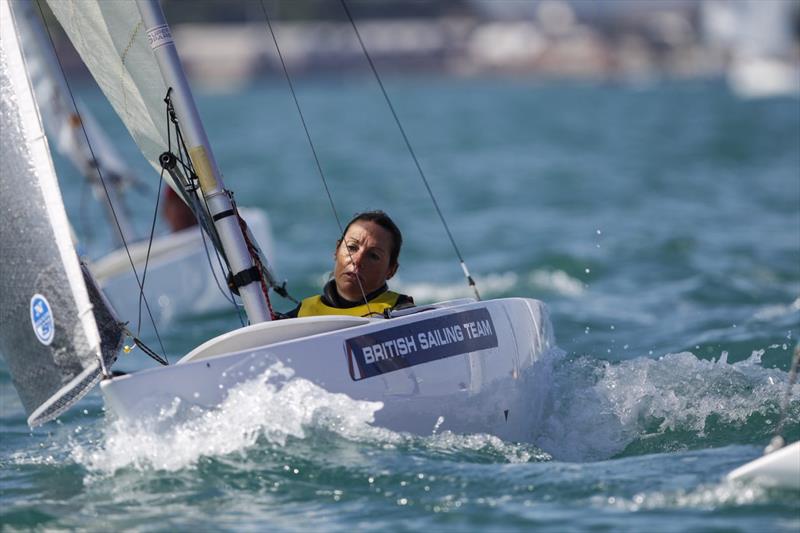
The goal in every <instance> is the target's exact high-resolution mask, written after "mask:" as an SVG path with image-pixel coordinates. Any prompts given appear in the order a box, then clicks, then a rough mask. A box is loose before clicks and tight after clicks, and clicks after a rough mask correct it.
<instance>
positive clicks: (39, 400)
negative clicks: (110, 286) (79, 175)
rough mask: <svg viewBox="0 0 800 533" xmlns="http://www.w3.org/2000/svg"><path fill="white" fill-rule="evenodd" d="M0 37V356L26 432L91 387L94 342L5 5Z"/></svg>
mask: <svg viewBox="0 0 800 533" xmlns="http://www.w3.org/2000/svg"><path fill="white" fill-rule="evenodd" d="M0 35H2V39H0V131H2V132H3V142H2V145H0V146H1V147H0V160H2V165H0V219H2V220H3V223H2V224H0V249H2V250H3V259H2V261H0V293H2V295H3V298H2V299H1V300H0V352H2V353H3V356H4V358H5V359H6V362H7V364H8V367H9V371H10V373H11V376H12V380H13V382H14V385H15V387H16V388H17V392H18V393H19V395H20V398H21V400H22V403H23V406H24V407H25V409H26V411H27V412H28V414H29V415H30V416H29V418H28V423H29V424H31V425H36V424H39V423H43V422H46V421H47V420H50V419H52V418H55V417H56V416H58V415H59V414H60V413H61V412H62V411H63V410H65V409H66V408H67V407H69V406H70V405H71V404H72V403H74V402H75V401H77V400H78V399H79V398H80V397H81V396H82V395H84V394H85V393H86V392H88V391H89V390H90V388H91V386H92V385H94V383H96V382H97V380H98V379H99V378H100V359H101V357H102V355H101V339H100V334H99V332H98V328H97V324H96V322H95V318H94V315H93V313H92V303H91V301H90V296H89V293H88V292H87V288H86V285H85V283H84V278H83V273H82V271H81V267H80V263H79V262H78V258H77V255H76V253H75V250H74V247H73V245H72V241H71V238H70V234H69V224H68V221H67V215H66V212H65V211H64V205H63V201H62V199H61V192H60V191H59V188H58V183H57V181H56V175H55V170H54V167H53V162H52V160H51V158H50V151H49V148H48V143H47V138H46V137H45V135H44V130H43V128H42V122H41V118H40V116H39V110H38V108H37V105H36V101H35V98H34V94H33V89H32V86H31V82H30V79H29V77H28V74H27V66H26V64H25V61H24V57H23V55H22V50H21V48H20V43H19V39H18V34H17V28H16V25H15V22H14V17H13V15H12V11H11V9H10V6H9V3H8V1H7V0H0Z"/></svg>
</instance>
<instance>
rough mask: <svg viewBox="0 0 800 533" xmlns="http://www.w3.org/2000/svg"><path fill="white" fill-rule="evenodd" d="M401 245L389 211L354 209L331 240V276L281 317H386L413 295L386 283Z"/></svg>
mask: <svg viewBox="0 0 800 533" xmlns="http://www.w3.org/2000/svg"><path fill="white" fill-rule="evenodd" d="M402 244H403V237H402V235H401V234H400V230H399V229H398V227H397V225H396V224H395V223H394V222H393V221H392V219H391V218H389V215H387V214H386V213H384V212H383V211H367V212H364V213H359V214H357V215H356V216H354V217H353V219H352V220H351V221H350V222H349V223H348V224H347V226H346V227H345V229H344V233H343V234H342V237H341V238H340V239H339V240H338V241H337V242H336V251H335V252H334V260H335V265H334V270H333V278H332V279H331V280H330V281H328V283H326V284H325V287H324V288H323V290H322V294H320V295H317V296H312V297H310V298H306V299H305V300H303V301H302V302H300V305H298V306H297V307H296V308H295V309H293V310H291V311H289V312H288V313H286V314H284V315H282V316H281V318H293V317H304V316H315V315H353V316H374V315H384V316H389V311H391V310H393V309H398V308H403V307H410V306H413V305H414V299H413V298H411V297H410V296H407V295H405V294H399V293H396V292H394V291H390V290H389V287H388V286H387V285H386V282H387V280H389V279H391V278H392V276H394V274H395V272H397V267H398V266H399V264H398V262H397V259H398V257H399V255H400V247H401V246H402Z"/></svg>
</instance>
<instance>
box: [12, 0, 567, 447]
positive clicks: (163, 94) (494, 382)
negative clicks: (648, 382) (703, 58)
mask: <svg viewBox="0 0 800 533" xmlns="http://www.w3.org/2000/svg"><path fill="white" fill-rule="evenodd" d="M0 5H2V7H3V24H4V31H3V35H4V39H3V54H4V56H5V55H14V53H15V49H14V36H15V35H16V31H17V30H16V29H15V27H14V25H13V20H12V19H13V17H11V16H10V13H8V11H9V7H8V0H0ZM50 7H51V9H52V11H53V13H54V14H55V16H56V18H57V19H58V21H59V22H60V23H61V25H62V26H63V27H64V29H65V31H66V33H67V35H68V36H69V37H70V39H71V41H72V43H73V45H74V46H75V48H76V49H77V50H78V52H79V54H80V55H81V57H82V59H83V61H84V62H85V63H86V65H87V67H88V68H89V70H90V72H91V73H92V74H93V76H94V77H95V79H96V80H97V82H98V84H99V85H100V87H101V88H102V90H103V92H104V93H105V94H106V96H107V97H108V99H109V101H110V102H111V104H112V106H113V107H114V108H115V110H116V111H117V113H118V114H119V116H120V118H121V119H122V120H123V122H124V123H125V124H126V126H127V127H128V129H129V130H130V132H131V134H132V136H133V137H134V139H135V140H136V142H137V144H138V146H139V147H140V149H141V151H142V153H143V154H144V155H145V157H146V158H148V159H149V160H150V161H151V162H153V164H164V168H168V167H169V174H170V175H169V178H170V179H169V180H168V182H169V184H170V186H173V187H174V188H175V189H176V191H177V192H178V193H179V194H181V195H183V196H184V197H185V198H186V200H187V203H188V204H190V205H193V206H194V207H195V212H196V213H197V214H198V216H199V218H200V219H201V224H202V226H203V229H204V231H205V232H206V234H207V236H208V237H209V240H210V241H212V242H214V243H215V245H217V246H218V247H219V250H220V254H221V256H222V257H223V258H224V259H225V261H226V263H227V266H228V268H229V270H230V272H232V275H231V279H232V281H233V283H234V284H235V285H236V286H237V288H238V291H239V294H240V296H241V299H242V302H243V304H244V308H245V310H246V312H247V317H248V320H249V322H250V324H249V325H247V326H244V327H241V328H238V329H235V330H232V331H229V332H227V333H225V334H223V335H220V336H218V337H215V338H213V339H210V340H208V341H207V342H205V343H203V344H201V345H200V346H198V347H197V348H195V349H193V350H191V351H190V352H189V353H188V354H186V355H185V356H184V357H182V358H181V359H180V361H178V362H177V363H176V364H173V365H169V366H162V367H156V368H149V369H145V370H141V371H137V372H134V373H130V374H125V375H114V374H113V373H112V372H111V368H110V367H111V365H112V364H113V362H114V359H115V356H116V351H115V350H116V349H118V346H119V338H120V332H119V325H118V322H117V319H116V318H115V317H114V316H113V315H110V313H109V312H108V309H107V308H106V307H105V306H104V305H103V302H102V299H97V298H93V299H92V298H90V296H91V294H94V293H93V292H92V290H91V289H92V286H93V282H92V277H91V276H90V275H89V274H88V273H87V272H86V271H85V270H84V272H83V275H79V272H80V268H79V265H78V259H77V257H76V256H75V253H74V250H73V249H72V247H71V243H69V242H65V235H63V233H64V232H63V231H61V232H59V231H58V226H59V223H61V222H63V220H62V219H63V215H62V214H59V213H63V205H60V206H59V205H54V204H58V202H56V199H55V198H51V200H52V201H50V202H48V203H47V204H46V207H47V212H46V213H40V214H37V215H34V216H33V221H34V222H36V224H37V225H42V224H44V223H45V222H49V226H50V227H51V228H52V231H50V233H51V234H52V235H49V234H48V235H47V236H45V237H43V236H40V235H37V236H36V238H35V240H33V239H31V238H30V236H29V234H28V232H27V226H26V224H28V223H31V224H33V222H22V223H21V224H20V225H19V226H15V228H16V229H15V231H18V232H21V233H23V234H24V237H19V236H18V235H14V234H11V233H7V232H6V231H5V229H4V233H3V236H2V239H3V241H4V242H5V241H6V240H7V239H8V240H13V239H20V238H24V239H25V240H26V241H33V242H34V243H35V247H36V248H39V247H45V246H47V247H48V248H49V249H51V250H54V251H52V252H51V255H52V256H53V257H54V258H56V259H58V260H59V261H58V263H59V264H60V265H62V264H63V265H64V267H69V273H68V275H67V276H66V277H67V278H68V279H69V282H70V283H69V285H68V286H62V285H61V284H52V283H49V284H47V286H46V287H43V286H42V285H41V283H42V280H41V279H40V278H41V276H39V277H37V276H29V277H30V278H31V279H27V278H26V279H25V280H24V281H22V280H19V279H17V280H15V281H14V282H13V286H14V287H15V288H14V291H13V296H14V299H13V300H12V299H10V298H9V299H6V298H4V301H3V303H2V305H3V307H4V308H5V309H4V311H5V313H4V314H3V315H2V316H0V318H3V321H2V323H0V351H2V353H3V354H4V356H5V357H6V359H7V361H8V362H9V370H10V371H11V374H12V378H13V381H14V384H15V386H16V387H17V389H18V391H19V393H20V396H21V397H22V398H23V405H24V407H25V409H26V410H27V412H28V413H29V415H30V416H29V418H28V423H29V424H31V425H36V424H40V423H43V422H46V421H47V420H49V419H52V418H53V417H54V416H58V414H59V413H60V412H63V410H64V409H66V408H68V407H69V404H70V403H71V402H72V401H73V398H74V397H77V396H79V395H80V394H85V392H86V391H88V390H89V388H90V387H91V385H93V384H94V383H95V382H96V381H98V380H100V384H101V386H100V388H101V391H102V394H103V397H104V400H105V403H106V405H107V407H108V408H109V411H110V412H112V413H113V414H114V415H115V416H116V417H118V418H120V419H122V420H131V421H139V422H141V421H142V420H143V419H163V418H164V416H166V415H165V413H167V414H168V413H176V412H179V413H195V412H197V411H198V410H199V411H200V412H207V411H208V410H213V409H215V408H216V407H218V406H219V405H221V403H222V402H223V401H225V399H226V397H227V396H228V394H229V392H230V391H231V390H233V389H235V388H236V387H237V386H238V385H240V384H242V383H245V382H250V381H252V380H258V379H260V378H262V377H263V376H264V375H265V371H266V370H268V369H270V368H275V366H276V365H279V366H283V367H289V368H291V369H292V371H293V373H294V376H297V377H300V378H304V379H307V380H309V381H311V382H313V383H315V384H317V385H319V386H321V387H323V388H324V389H326V390H328V391H329V392H333V393H342V394H345V395H347V396H349V397H351V398H353V399H357V400H368V401H374V402H381V404H382V408H381V409H379V410H378V411H377V412H376V413H375V419H374V423H375V424H376V425H378V426H382V427H386V428H389V429H392V430H396V431H405V432H410V433H415V434H421V435H426V434H430V433H431V432H434V431H437V430H438V431H445V430H449V431H452V432H456V433H488V434H492V435H496V436H498V437H501V438H503V439H506V440H516V441H525V440H529V439H530V437H531V433H532V430H533V428H534V427H535V424H536V420H537V416H538V413H539V412H540V411H541V406H542V400H543V397H544V391H543V390H541V389H540V388H539V387H534V386H532V385H531V383H532V377H533V376H535V374H536V372H537V369H538V367H539V363H541V362H543V361H545V360H547V359H548V357H549V356H550V355H551V354H556V353H558V352H559V350H558V348H557V346H556V345H555V338H554V334H553V329H552V326H551V323H550V319H549V316H548V312H547V309H546V307H545V305H544V304H543V303H542V302H540V301H538V300H534V299H528V298H499V299H491V300H485V301H481V300H479V299H478V298H475V299H472V298H467V299H459V300H452V301H446V302H439V303H434V304H431V305H425V306H420V307H413V308H410V309H403V310H401V311H396V312H394V313H391V314H390V315H389V316H380V317H375V316H370V317H354V316H316V317H303V318H294V319H287V320H280V321H275V320H272V312H271V309H270V303H269V300H268V295H269V291H268V290H267V288H268V287H271V288H273V289H275V290H278V289H279V288H280V285H279V284H277V283H276V282H275V280H274V275H273V274H272V272H271V269H270V267H269V264H268V262H267V261H266V258H265V257H264V255H263V253H262V252H261V250H260V249H259V247H258V245H257V241H256V239H255V237H254V236H253V235H252V232H250V231H249V230H248V229H247V227H246V225H245V224H243V223H242V222H241V219H240V217H239V216H238V214H237V209H236V205H235V202H234V201H233V195H232V194H231V193H230V192H229V191H228V190H227V189H226V188H225V185H224V183H223V180H222V175H221V173H220V171H219V169H218V167H217V164H216V161H215V158H214V155H213V151H212V149H211V146H210V145H209V142H208V139H207V136H206V134H205V132H204V129H203V126H202V123H201V121H200V119H199V116H198V113H197V109H196V107H195V104H194V100H193V98H192V95H191V92H190V89H189V85H188V83H187V81H186V78H185V75H184V73H183V69H182V66H181V63H180V60H179V57H178V54H177V50H176V48H175V45H174V43H173V40H172V37H171V32H170V28H169V26H168V25H167V23H166V21H165V20H164V15H163V13H162V11H161V8H160V5H159V4H158V2H157V0H137V1H136V3H133V2H103V1H97V0H72V1H67V0H55V1H51V2H50ZM3 68H4V69H5V70H6V71H8V72H9V74H4V76H7V77H9V79H10V80H11V81H13V82H14V83H13V84H10V85H12V87H11V89H8V88H7V87H6V85H9V84H7V83H6V82H5V81H3V91H4V94H3V102H4V104H3V105H4V107H5V106H7V105H9V106H10V105H11V103H24V104H25V105H26V106H27V107H32V108H34V109H35V99H34V97H33V94H32V93H31V92H30V88H29V85H28V84H27V82H26V78H25V75H24V72H25V70H24V69H25V64H24V60H22V59H20V58H16V56H15V62H13V63H11V64H9V65H6V64H4V66H3ZM20 72H22V73H23V74H20ZM4 80H5V78H4ZM9 90H13V91H15V93H14V94H11V95H9V96H10V97H7V96H6V94H5V92H6V91H9ZM165 100H166V102H167V107H168V109H167V115H166V116H169V117H172V123H173V124H174V125H176V126H178V127H179V130H178V131H179V136H180V138H181V139H182V141H183V142H182V143H178V142H177V141H176V138H177V137H176V136H175V132H173V131H172V130H170V129H169V128H170V127H172V126H170V124H169V121H167V120H165V119H164V117H165V111H164V103H165ZM7 102H8V103H7ZM21 112H22V111H20V113H21ZM4 115H5V112H4ZM28 115H30V113H28V114H26V115H25V116H26V117H27V119H28V120H27V122H26V124H27V123H30V124H27V125H28V126H30V128H31V129H33V130H35V129H36V127H37V126H38V128H39V129H41V125H40V124H37V123H36V122H37V120H34V119H33V118H31V117H30V116H28ZM34 115H35V114H34ZM34 118H36V117H34ZM4 120H5V118H4ZM12 125H13V124H12ZM4 127H5V126H4ZM15 127H16V126H15ZM17 129H20V128H17ZM23 139H24V142H25V143H26V145H29V146H36V151H35V154H33V156H34V157H35V158H36V160H37V161H38V165H39V166H38V167H37V172H36V173H34V174H33V175H32V176H31V180H36V183H43V184H44V183H47V185H46V186H44V185H43V186H42V188H45V189H47V190H48V191H50V193H51V196H55V195H54V194H53V189H55V192H57V185H54V184H55V183H56V182H55V176H54V175H53V172H52V164H51V163H50V159H49V154H48V153H47V144H46V140H44V139H43V136H41V135H39V134H38V133H36V132H33V133H29V134H27V135H25V136H24V137H23ZM176 153H177V154H178V155H179V156H180V155H185V156H187V157H186V158H185V159H183V160H182V161H181V164H180V165H176V164H175V157H174V155H175V154H176ZM23 155H24V154H23ZM159 161H160V163H159ZM22 166H25V165H24V164H23V165H22ZM44 174H47V175H46V176H45V175H44ZM195 177H196V179H195ZM0 178H1V181H2V182H3V189H4V190H5V189H8V188H12V186H11V185H9V183H8V182H10V181H15V180H17V181H18V180H19V178H17V177H15V176H14V175H10V174H8V173H7V172H5V170H4V172H3V174H2V176H0ZM15 194H17V195H18V194H20V193H19V192H15ZM2 196H3V198H0V210H1V212H2V213H3V215H4V216H6V217H8V216H12V217H17V213H18V212H27V210H28V209H27V207H26V206H25V205H23V204H22V203H10V202H9V201H8V199H7V198H5V196H6V195H5V194H3V195H2ZM59 200H60V199H59ZM29 252H30V250H29V249H28V247H26V246H17V247H16V248H14V256H13V257H11V258H10V259H11V263H12V264H18V263H20V262H23V261H27V259H26V257H27V254H28V253H29ZM4 253H5V252H4ZM7 261H8V259H6V258H4V260H3V264H4V267H3V272H0V278H5V277H7V276H9V275H11V276H14V275H16V274H17V273H16V269H13V268H12V269H10V270H11V272H6V270H7V267H6V266H5V264H6V263H7ZM462 268H463V269H464V271H465V274H466V275H467V277H468V278H469V273H468V271H467V270H466V267H465V266H464V264H463V262H462ZM27 273H28V274H30V272H27ZM0 283H6V284H8V283H9V282H8V281H7V280H6V281H1V280H0ZM7 286H8V285H7ZM55 291H57V292H55ZM87 293H89V296H87ZM95 296H96V295H95ZM476 296H477V293H476ZM67 297H71V298H72V299H73V300H74V301H76V302H77V304H76V305H73V306H72V307H69V308H67V307H65V306H62V300H63V299H65V298H67ZM89 302H91V305H90V303H89ZM92 306H93V307H92ZM9 307H13V308H15V309H16V312H15V313H12V312H8V308H9ZM20 309H23V311H22V312H20V311H19V310H20ZM27 310H30V313H28V312H27ZM67 315H70V316H73V317H80V318H81V319H83V320H84V321H85V322H86V323H87V324H85V326H86V327H85V328H84V329H85V330H86V331H87V332H88V333H87V334H86V336H87V337H90V338H91V342H90V343H88V344H89V347H88V349H85V348H82V347H81V349H79V348H78V344H77V342H76V343H74V344H73V345H72V346H71V347H68V348H65V347H64V346H63V344H62V343H63V342H64V337H66V336H68V335H67V334H68V333H71V332H72V330H69V331H67V330H66V329H65V327H64V326H63V324H62V320H63V319H64V317H66V316H67ZM6 316H9V317H11V318H13V323H12V322H11V321H10V320H9V321H7V320H6ZM98 331H99V332H100V333H98ZM101 339H102V342H101ZM81 342H82V341H81ZM81 346H82V345H81ZM31 350H32V351H36V353H37V356H36V359H34V358H32V357H31V356H30V353H29V351H31ZM39 354H42V355H41V356H40V355H39ZM67 355H68V356H70V357H71V360H70V364H69V365H63V364H60V361H61V359H62V358H64V357H65V356H67ZM48 357H49V361H52V363H51V362H47V363H45V362H40V359H41V361H44V360H46V359H47V358H48ZM72 359H75V360H74V361H73V360H72ZM32 364H33V365H34V366H39V365H41V366H42V368H44V367H46V370H47V373H48V376H50V381H51V382H52V383H50V384H48V386H47V387H45V386H44V384H43V383H40V382H39V381H37V380H35V379H32V378H31V372H32V370H31V365H32ZM67 366H68V367H69V368H67ZM101 378H102V379H101ZM76 390H77V391H78V392H77V393H76V392H75V391H76ZM53 398H56V399H57V400H53ZM54 403H57V404H58V408H56V409H52V408H45V407H43V406H51V405H53V404H54ZM159 417H160V418H159Z"/></svg>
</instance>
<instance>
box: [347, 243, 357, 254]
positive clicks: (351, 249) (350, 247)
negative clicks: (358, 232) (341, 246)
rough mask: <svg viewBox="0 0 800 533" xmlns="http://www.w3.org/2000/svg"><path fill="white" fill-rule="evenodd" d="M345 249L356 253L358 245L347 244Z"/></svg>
mask: <svg viewBox="0 0 800 533" xmlns="http://www.w3.org/2000/svg"><path fill="white" fill-rule="evenodd" d="M347 251H348V252H350V253H356V252H357V251H358V245H357V244H353V243H350V244H348V245H347Z"/></svg>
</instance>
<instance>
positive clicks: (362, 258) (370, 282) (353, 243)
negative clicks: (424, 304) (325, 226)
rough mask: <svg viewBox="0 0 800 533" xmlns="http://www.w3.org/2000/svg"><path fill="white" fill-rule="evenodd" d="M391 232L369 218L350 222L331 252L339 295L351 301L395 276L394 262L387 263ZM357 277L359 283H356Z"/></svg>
mask: <svg viewBox="0 0 800 533" xmlns="http://www.w3.org/2000/svg"><path fill="white" fill-rule="evenodd" d="M392 244H393V243H392V234H391V233H389V232H388V231H387V230H385V229H384V228H382V227H381V226H379V225H378V224H376V223H374V222H371V221H368V220H358V221H356V222H353V224H351V225H350V227H349V228H348V229H347V233H345V235H344V238H343V239H342V242H341V244H339V248H338V249H337V250H336V253H335V254H334V258H335V259H336V266H335V267H334V270H333V278H334V279H335V280H336V290H337V291H339V295H340V296H341V297H342V298H345V299H346V300H350V301H351V302H358V301H360V300H363V299H364V295H363V294H362V293H361V287H363V289H364V294H369V293H370V292H372V291H374V290H376V289H379V288H380V287H381V286H382V285H383V284H384V283H386V280H387V279H390V278H391V277H392V276H394V273H395V272H396V271H397V265H396V264H395V265H390V264H389V261H390V258H391V250H392ZM359 280H360V282H361V287H359Z"/></svg>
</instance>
